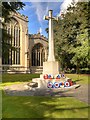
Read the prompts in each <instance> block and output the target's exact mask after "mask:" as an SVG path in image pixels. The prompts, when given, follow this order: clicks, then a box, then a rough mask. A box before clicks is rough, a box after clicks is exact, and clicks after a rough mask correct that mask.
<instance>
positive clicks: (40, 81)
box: [32, 77, 69, 89]
mask: <svg viewBox="0 0 90 120" xmlns="http://www.w3.org/2000/svg"><path fill="white" fill-rule="evenodd" d="M67 79H69V78H67V77H66V78H64V79H60V80H56V79H52V80H50V79H47V80H45V79H42V78H34V79H32V82H36V83H38V88H40V89H47V84H48V82H52V83H54V82H58V83H59V82H63V81H67Z"/></svg>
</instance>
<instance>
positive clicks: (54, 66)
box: [43, 61, 59, 75]
mask: <svg viewBox="0 0 90 120" xmlns="http://www.w3.org/2000/svg"><path fill="white" fill-rule="evenodd" d="M45 74H51V75H56V74H59V63H58V61H48V62H43V75H45Z"/></svg>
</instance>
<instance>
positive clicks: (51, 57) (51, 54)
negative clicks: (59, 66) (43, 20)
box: [48, 10, 55, 61]
mask: <svg viewBox="0 0 90 120" xmlns="http://www.w3.org/2000/svg"><path fill="white" fill-rule="evenodd" d="M52 13H53V12H52V10H49V52H48V61H55V55H54V40H53V19H54V18H53V17H52Z"/></svg>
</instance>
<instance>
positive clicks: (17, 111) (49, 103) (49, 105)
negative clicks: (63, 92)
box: [2, 90, 88, 119]
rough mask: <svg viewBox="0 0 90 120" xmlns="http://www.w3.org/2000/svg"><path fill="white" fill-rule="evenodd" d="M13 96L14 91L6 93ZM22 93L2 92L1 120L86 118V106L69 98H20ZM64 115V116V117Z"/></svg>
mask: <svg viewBox="0 0 90 120" xmlns="http://www.w3.org/2000/svg"><path fill="white" fill-rule="evenodd" d="M8 92H9V93H10V92H11V93H10V94H11V95H15V93H16V91H13V92H12V91H10V90H9V91H8ZM22 92H23V93H24V92H25V93H26V90H24V91H17V93H18V94H17V96H9V95H10V94H9V95H7V94H5V93H4V92H3V105H2V108H3V118H5V117H6V118H36V119H37V118H64V117H65V118H80V117H88V113H87V112H88V106H87V105H86V104H85V103H82V102H80V101H78V100H76V99H74V98H71V97H69V96H64V97H54V96H53V97H50V96H47V97H46V96H43V95H41V96H28V94H30V91H28V93H27V94H26V96H20V95H21V93H22ZM64 115H65V116H64Z"/></svg>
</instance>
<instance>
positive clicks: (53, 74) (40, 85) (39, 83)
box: [29, 10, 79, 91]
mask: <svg viewBox="0 0 90 120" xmlns="http://www.w3.org/2000/svg"><path fill="white" fill-rule="evenodd" d="M52 14H53V10H49V16H44V19H45V20H48V21H49V51H48V60H47V61H46V62H43V73H42V74H41V75H40V78H33V79H32V82H31V83H29V87H31V89H33V87H34V88H36V89H54V90H60V91H61V90H64V91H65V90H69V89H72V88H76V87H78V86H79V85H76V83H75V82H73V81H72V80H71V79H70V78H68V77H66V76H65V75H64V74H63V73H62V74H60V73H59V72H60V71H59V67H60V66H59V62H58V61H56V60H55V54H54V39H53V20H57V21H58V17H53V15H52ZM35 85H36V87H35Z"/></svg>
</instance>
